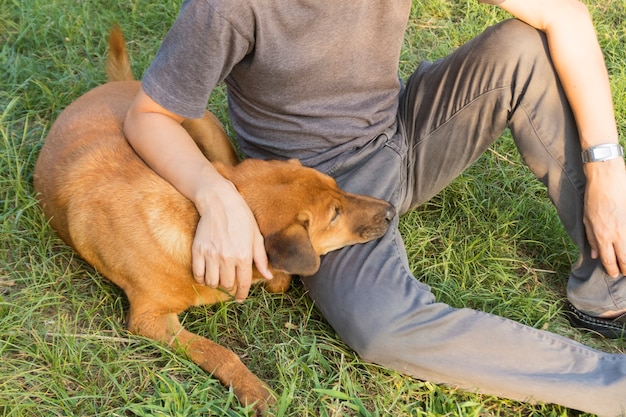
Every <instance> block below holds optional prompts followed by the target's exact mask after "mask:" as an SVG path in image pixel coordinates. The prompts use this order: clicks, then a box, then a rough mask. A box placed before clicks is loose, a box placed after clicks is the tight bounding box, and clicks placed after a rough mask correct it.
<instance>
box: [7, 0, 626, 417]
mask: <svg viewBox="0 0 626 417" xmlns="http://www.w3.org/2000/svg"><path fill="white" fill-rule="evenodd" d="M179 2H180V0H170V1H165V2H163V3H160V2H149V1H146V0H127V1H113V0H90V1H84V0H45V1H44V0H0V229H1V235H0V414H1V415H3V416H7V417H8V416H11V417H18V416H20V417H21V416H148V415H155V416H200V415H215V416H222V415H224V416H226V415H230V416H239V415H247V412H246V410H245V409H242V408H241V407H240V406H239V404H238V403H237V401H236V399H235V398H234V396H233V394H232V393H229V391H228V390H227V389H225V388H224V387H222V386H221V385H220V384H219V383H218V382H217V381H216V380H214V379H212V378H210V377H209V376H208V375H207V374H206V373H205V372H203V371H202V370H201V369H199V368H198V367H197V366H195V365H194V364H193V363H191V362H190V361H188V360H186V359H185V358H184V357H181V356H180V355H177V354H176V353H173V352H170V351H168V350H167V349H165V348H163V347H161V346H159V345H158V344H156V343H154V342H152V341H150V340H146V339H143V338H140V337H136V336H133V335H130V334H128V333H127V332H126V330H125V328H124V321H125V309H126V307H127V305H126V300H125V299H124V296H123V294H122V292H121V291H120V290H119V289H118V288H116V287H114V286H113V285H111V284H109V283H108V282H107V281H105V280H103V279H102V277H101V276H100V275H99V274H98V273H96V272H95V271H94V270H93V269H92V268H90V267H89V266H88V265H86V264H85V263H84V262H82V261H81V260H80V259H78V258H77V256H76V255H75V254H74V253H73V252H72V251H71V250H70V249H69V248H68V247H66V246H65V245H64V244H63V243H62V242H61V241H60V240H59V239H58V238H57V237H56V235H55V234H54V232H53V231H52V230H51V229H50V227H48V226H47V224H46V221H45V219H44V218H43V217H42V214H41V213H40V210H39V208H38V207H37V205H36V202H35V199H34V197H33V194H32V186H31V180H32V170H33V165H34V162H35V159H36V156H37V154H38V151H39V149H40V146H41V144H42V143H43V141H44V138H45V136H46V132H47V131H48V129H49V127H50V123H51V121H52V120H54V119H55V117H56V116H57V115H58V113H59V112H60V111H61V110H62V109H63V108H64V107H65V106H67V105H68V104H69V103H70V102H71V101H73V100H74V99H75V98H77V97H78V96H79V95H81V94H82V93H84V92H86V91H87V90H89V89H90V88H93V87H95V86H97V85H99V84H101V83H102V82H104V80H105V73H104V59H105V57H106V35H107V33H108V30H109V28H110V26H111V25H112V24H113V23H119V24H120V25H121V26H122V28H123V29H124V32H125V35H126V38H127V41H128V43H129V45H128V46H129V52H130V54H131V60H132V64H133V69H134V72H135V74H136V76H140V75H141V74H142V72H143V70H144V69H145V68H146V67H147V65H148V63H149V62H150V60H151V58H152V57H153V56H154V53H155V51H156V48H157V47H158V44H159V42H160V40H161V39H162V37H163V36H164V34H165V32H166V31H167V29H168V28H169V26H170V24H171V22H172V21H173V19H174V18H175V16H176V12H177V10H178V6H179ZM414 3H417V2H414ZM419 3H420V5H419V6H416V7H415V8H414V12H413V16H412V18H411V22H410V26H409V28H408V30H407V38H406V42H405V48H404V51H403V54H402V62H401V70H402V71H403V75H404V76H406V75H408V73H410V71H411V70H412V69H414V68H415V67H416V65H417V63H418V62H420V61H421V60H424V59H429V60H432V59H436V58H438V57H441V56H443V55H445V54H447V53H449V52H450V51H451V50H452V49H453V48H455V47H456V46H458V45H459V44H461V43H463V42H464V41H466V40H468V39H469V38H471V37H472V36H474V35H476V34H477V33H479V32H480V31H481V30H482V29H483V28H485V27H486V26H487V25H489V24H492V23H494V22H496V21H498V20H499V19H501V18H503V17H504V15H503V14H502V13H501V12H499V11H498V9H497V8H495V7H491V6H485V5H480V4H478V3H477V2H475V1H473V0H470V1H462V0H453V1H445V0H424V1H420V2H419ZM588 3H589V6H590V8H591V10H592V12H593V15H594V19H595V21H596V25H597V29H598V32H599V38H600V42H601V45H602V48H603V49H604V51H605V54H606V59H607V65H608V67H609V71H610V74H611V83H612V87H613V91H614V96H615V106H616V112H617V117H618V123H619V127H620V132H621V134H622V136H625V134H626V120H625V118H626V48H624V45H625V44H626V29H625V26H624V22H625V21H626V6H625V3H624V0H604V1H602V2H591V1H588ZM596 3H597V4H596ZM210 107H211V109H212V110H214V111H215V112H216V113H217V114H218V116H220V118H221V119H222V120H223V121H225V122H226V121H227V120H226V102H225V95H224V91H223V90H218V91H217V92H216V93H215V94H214V96H213V97H212V101H211V103H210ZM113 198H114V196H113ZM401 228H402V232H403V234H404V236H405V239H406V243H407V247H408V251H409V257H410V260H411V265H412V268H413V269H414V272H415V274H416V276H417V277H418V278H419V279H421V280H423V281H425V282H427V283H428V284H430V285H431V286H432V288H433V291H434V292H435V294H436V295H437V297H438V299H440V300H442V301H444V302H447V303H449V304H451V305H453V306H456V307H462V306H468V307H472V308H477V309H481V310H485V311H489V312H492V313H496V314H499V315H502V316H505V317H509V318H511V319H514V320H517V321H520V322H522V323H525V324H527V325H530V326H534V327H537V328H544V329H548V330H550V331H554V332H556V333H559V334H562V335H566V336H568V337H572V338H574V339H577V340H580V341H583V342H585V343H587V344H590V345H592V346H595V347H598V348H600V349H603V350H607V351H612V352H625V351H626V343H625V342H623V341H621V342H607V341H602V340H599V339H596V338H594V337H591V336H589V335H586V334H583V333H580V332H577V331H575V330H572V329H571V328H569V326H568V325H567V323H566V321H565V319H564V318H563V317H562V316H561V314H560V311H561V301H562V299H563V297H564V288H565V279H566V277H567V274H568V270H569V265H570V263H571V262H572V260H573V259H575V258H576V251H575V249H574V248H573V247H572V245H571V243H570V242H569V241H568V238H567V236H566V234H565V232H564V231H563V229H562V227H561V225H560V223H559V221H558V219H557V217H556V214H555V211H554V210H553V208H552V206H551V204H550V203H549V202H548V200H547V198H546V196H545V192H544V190H543V189H542V186H541V185H540V184H539V183H538V182H537V181H535V179H534V178H533V177H532V175H531V174H530V173H529V171H528V170H527V169H526V168H525V167H524V166H523V164H522V163H521V161H520V159H519V157H518V156H517V153H516V151H515V148H514V146H513V143H512V140H511V139H510V137H509V136H507V135H504V136H503V138H502V139H501V140H500V141H499V142H498V143H497V144H496V145H495V146H494V147H493V148H492V149H491V150H490V151H489V152H487V153H486V154H485V155H484V157H482V158H481V159H480V160H479V161H478V162H477V163H476V164H475V165H473V166H472V167H471V168H470V169H469V170H468V171H467V172H466V173H465V174H464V175H463V176H461V177H460V178H458V179H457V180H456V181H455V182H454V183H453V184H452V185H451V186H450V187H448V188H447V189H446V190H444V191H443V192H442V193H441V194H440V195H438V196H436V197H435V198H434V199H433V200H432V201H430V202H429V203H428V204H426V205H424V206H423V207H421V208H420V209H419V210H417V211H416V212H414V213H411V214H409V215H407V216H405V217H404V218H403V220H402V224H401ZM182 320H183V322H184V324H185V325H186V326H187V327H188V328H189V329H190V330H192V331H194V332H197V333H201V334H204V335H207V336H208V337H210V338H214V339H216V340H218V341H219V342H220V343H222V344H224V345H226V346H228V347H230V348H231V349H233V350H234V351H236V352H237V353H238V354H239V355H241V356H242V358H243V360H244V362H245V363H246V364H247V365H248V366H249V367H250V368H251V369H252V371H253V372H255V373H256V374H257V375H259V376H260V377H261V378H263V379H264V380H266V381H268V383H269V384H270V385H271V387H272V388H273V389H274V390H275V391H276V393H277V396H278V402H277V405H276V407H275V408H274V409H273V414H274V415H277V416H441V415H450V416H453V415H454V416H488V415H498V416H541V417H544V416H568V415H570V414H571V413H572V411H571V410H567V409H565V408H562V407H557V406H552V405H542V404H539V405H529V404H524V403H518V402H513V401H509V400H502V399H499V398H495V397H490V396H485V395H478V394H473V393H467V392H462V391H458V390H454V389H450V388H446V387H442V386H436V385H434V384H431V383H428V382H422V381H418V380H415V379H412V378H408V377H405V376H403V375H401V374H398V373H396V372H393V371H390V370H387V369H384V368H381V367H378V366H376V365H372V364H369V363H364V362H362V361H360V360H359V358H358V357H357V356H356V355H355V354H354V352H352V351H351V350H350V348H349V347H347V346H346V345H345V344H344V343H342V341H341V340H339V338H338V337H337V335H336V334H335V333H334V331H333V330H332V328H331V327H330V326H329V325H328V324H327V323H326V322H325V320H324V319H323V318H322V317H321V316H320V314H319V313H318V312H317V310H316V309H315V307H314V306H313V304H312V303H311V301H310V300H309V299H308V298H307V296H306V293H305V291H304V290H303V289H302V286H301V285H299V284H298V283H296V285H295V287H294V288H293V289H292V290H291V291H290V292H289V293H288V294H286V295H271V294H267V293H266V292H264V291H263V290H261V289H258V288H257V289H255V290H254V291H253V293H252V296H251V297H250V299H248V300H247V301H246V302H245V303H244V304H243V305H238V304H235V303H228V304H225V305H220V306H212V307H207V308H195V309H192V310H190V311H188V312H187V313H186V314H184V316H183V317H182Z"/></svg>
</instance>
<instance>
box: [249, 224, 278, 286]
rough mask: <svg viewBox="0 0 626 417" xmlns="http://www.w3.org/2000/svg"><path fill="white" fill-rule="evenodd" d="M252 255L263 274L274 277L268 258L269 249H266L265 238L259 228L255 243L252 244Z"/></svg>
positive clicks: (267, 277) (270, 277)
mask: <svg viewBox="0 0 626 417" xmlns="http://www.w3.org/2000/svg"><path fill="white" fill-rule="evenodd" d="M252 257H253V261H254V265H255V266H256V269H257V270H258V271H259V272H260V273H261V275H263V277H264V278H265V279H272V278H273V275H272V271H271V270H270V267H269V260H268V259H267V251H266V250H265V240H264V239H263V236H262V235H261V232H260V231H258V230H257V232H256V235H255V239H254V245H253V246H252Z"/></svg>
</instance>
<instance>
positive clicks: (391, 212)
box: [385, 204, 396, 223]
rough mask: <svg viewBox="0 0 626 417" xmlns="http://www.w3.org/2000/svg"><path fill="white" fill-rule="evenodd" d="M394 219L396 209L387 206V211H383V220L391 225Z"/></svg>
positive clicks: (390, 205)
mask: <svg viewBox="0 0 626 417" xmlns="http://www.w3.org/2000/svg"><path fill="white" fill-rule="evenodd" d="M394 217H396V208H395V207H394V206H393V204H389V207H387V210H386V211H385V220H386V221H387V223H391V221H392V220H393V218H394Z"/></svg>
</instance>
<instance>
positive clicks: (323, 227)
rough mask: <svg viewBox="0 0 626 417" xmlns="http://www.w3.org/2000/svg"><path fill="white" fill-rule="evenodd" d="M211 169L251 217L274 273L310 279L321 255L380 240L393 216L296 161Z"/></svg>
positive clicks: (383, 204) (389, 207) (252, 161)
mask: <svg viewBox="0 0 626 417" xmlns="http://www.w3.org/2000/svg"><path fill="white" fill-rule="evenodd" d="M216 166H217V168H218V170H219V171H220V173H221V174H222V175H223V176H224V177H226V178H228V179H229V180H230V181H232V182H233V184H234V185H235V186H236V187H237V189H238V191H239V192H240V193H241V194H242V196H243V197H244V199H245V200H246V202H247V203H248V206H249V207H250V209H251V210H252V212H253V213H254V216H255V218H256V220H257V223H258V224H259V228H260V230H261V234H263V236H264V238H265V248H266V250H267V254H268V257H269V260H270V265H271V266H272V268H273V269H274V270H276V271H280V272H286V273H288V274H297V275H303V276H307V275H313V274H314V273H315V272H317V270H318V268H319V264H320V255H323V254H325V253H328V252H330V251H332V250H336V249H339V248H342V247H344V246H348V245H353V244H357V243H364V242H367V241H370V240H373V239H376V238H379V237H380V236H382V235H383V234H384V233H385V231H386V230H387V228H388V226H389V223H390V221H391V219H393V217H394V216H395V208H394V207H393V206H392V205H391V204H390V203H388V202H386V201H383V200H379V199H376V198H373V197H368V196H364V195H358V194H351V193H347V192H345V191H343V190H341V189H339V187H338V186H337V183H336V182H335V180H334V179H332V178H331V177H329V176H328V175H325V174H322V173H321V172H319V171H317V170H314V169H311V168H307V167H304V166H302V165H301V164H300V163H299V162H298V161H297V160H290V161H287V162H284V161H262V160H257V159H246V160H244V161H243V162H241V163H240V164H238V165H237V166H235V167H227V166H223V165H220V164H216Z"/></svg>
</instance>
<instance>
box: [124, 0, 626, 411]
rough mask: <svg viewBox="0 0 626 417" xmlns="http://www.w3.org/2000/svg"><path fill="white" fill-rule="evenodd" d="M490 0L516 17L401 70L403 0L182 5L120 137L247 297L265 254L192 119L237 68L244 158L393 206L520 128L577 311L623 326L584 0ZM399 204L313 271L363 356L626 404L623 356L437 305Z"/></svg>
mask: <svg viewBox="0 0 626 417" xmlns="http://www.w3.org/2000/svg"><path fill="white" fill-rule="evenodd" d="M483 2H484V3H492V4H498V5H499V7H501V8H502V9H504V10H506V11H508V12H509V13H511V14H512V15H513V16H514V17H515V18H514V19H511V20H506V21H503V22H501V23H499V24H496V25H494V26H493V27H489V28H488V29H486V30H485V31H484V32H483V33H481V34H480V35H478V36H476V37H475V38H474V39H472V40H470V41H469V42H467V43H465V44H464V45H462V46H460V47H459V48H458V49H456V50H455V51H454V52H452V53H451V54H450V55H448V56H446V57H444V58H442V59H440V60H438V61H436V62H422V63H421V64H420V65H419V66H418V67H417V68H416V69H415V72H414V73H413V74H412V75H411V76H410V77H409V78H408V79H407V80H406V82H402V81H400V80H399V78H398V63H399V58H400V51H401V47H402V42H403V37H404V35H405V33H404V31H405V27H406V24H407V21H408V18H409V13H410V9H411V7H412V2H411V0H396V1H391V2H383V1H379V0H375V1H374V0H356V1H348V2H342V1H336V0H333V1H323V0H322V1H314V2H302V1H297V2H267V1H261V0H247V1H236V0H205V1H193V0H189V1H186V2H185V3H184V4H183V5H182V8H181V10H180V13H179V15H178V17H177V19H176V21H175V23H174V24H173V26H172V28H171V29H170V31H169V33H168V34H167V36H166V37H165V39H164V40H163V43H162V45H161V47H160V49H159V51H158V53H157V55H156V57H155V59H154V61H153V62H152V63H151V65H150V67H149V68H148V70H147V72H146V73H145V76H144V78H143V82H142V90H141V91H140V92H139V94H138V96H137V97H136V99H135V101H134V103H133V105H132V107H131V109H130V111H129V113H128V116H127V119H126V122H125V132H126V134H127V136H128V139H129V141H130V143H131V145H132V146H133V147H134V148H135V149H136V151H137V152H138V153H139V155H141V157H142V158H143V159H144V160H145V161H146V162H147V163H148V164H149V165H150V166H151V167H152V168H153V169H154V170H155V171H156V172H158V173H159V174H160V175H162V176H163V177H164V178H165V179H166V180H168V181H169V182H171V183H172V184H173V185H174V186H175V187H176V188H177V189H178V190H180V192H181V193H183V194H184V195H185V196H187V197H188V198H189V199H190V200H191V201H193V203H194V204H195V205H196V207H197V209H198V212H199V213H200V216H201V217H200V222H199V225H198V228H197V231H196V236H195V241H194V244H193V248H192V251H193V273H194V275H195V278H196V279H197V281H198V282H199V283H202V284H206V285H208V286H211V287H217V286H221V287H223V288H226V289H231V288H235V287H236V288H237V293H236V299H237V300H239V301H242V300H244V299H245V298H246V296H247V294H248V291H249V288H250V278H251V270H252V265H253V264H254V265H255V266H256V267H257V268H258V269H259V270H260V271H261V273H263V274H264V275H265V276H266V277H268V278H270V277H271V273H270V272H269V270H268V261H267V257H266V254H265V250H264V247H263V238H262V236H261V235H260V233H259V230H258V227H257V225H256V223H255V221H254V218H253V216H252V214H251V212H250V210H249V209H248V207H247V206H246V204H245V203H244V201H243V200H242V198H241V196H240V195H239V194H238V193H237V192H236V190H235V188H234V187H233V186H232V184H230V183H229V182H228V181H226V180H225V179H224V178H222V177H221V176H219V174H217V173H216V171H215V169H214V168H213V166H212V165H211V164H210V163H209V162H208V161H207V160H206V159H205V158H204V157H203V156H202V154H201V153H200V151H199V150H198V148H197V147H196V145H195V144H194V142H193V141H192V140H191V138H190V137H189V136H188V135H187V134H186V132H185V130H184V129H182V127H181V126H180V122H181V120H182V119H183V118H195V117H200V116H201V115H202V114H203V111H204V109H205V108H206V105H207V101H208V99H209V96H210V94H211V91H212V90H213V89H214V88H215V86H216V85H217V84H218V83H220V82H222V81H225V83H226V85H227V87H228V98H229V110H230V116H231V122H232V125H233V127H234V130H235V131H236V133H237V140H238V143H239V145H240V147H241V149H242V151H243V152H244V153H245V155H246V156H247V157H253V158H263V159H270V158H273V159H288V158H297V159H299V160H300V161H302V163H303V164H304V165H307V166H311V167H314V168H317V169H319V170H321V171H323V172H326V173H328V174H330V175H332V176H333V177H334V178H336V180H337V181H338V183H339V185H340V186H341V187H343V188H344V189H346V190H347V191H350V192H354V193H363V194H370V195H373V196H375V197H378V198H383V199H386V200H389V201H390V202H392V203H393V204H394V205H395V207H396V208H397V211H398V213H399V214H402V213H405V212H407V211H408V210H411V209H413V208H415V207H417V206H419V205H420V204H422V203H424V202H426V201H428V200H429V199H430V198H431V197H433V196H434V195H435V194H437V193H438V192H439V191H441V190H442V189H443V188H444V187H445V186H446V185H447V184H449V183H450V182H451V181H452V180H453V179H454V178H456V177H457V176H458V175H459V174H460V173H461V172H463V170H464V169H466V168H467V167H468V166H469V165H470V164H472V162H474V161H475V160H476V159H477V158H478V157H479V156H480V155H481V154H482V153H483V152H484V151H485V150H486V149H487V148H488V147H489V146H490V145H491V144H492V143H493V142H494V141H495V140H496V139H497V138H498V137H499V136H500V135H501V133H502V132H503V131H504V130H505V129H506V128H508V129H510V131H511V133H512V136H513V138H514V140H515V143H516V145H517V148H518V150H519V152H520V154H521V156H522V158H523V160H524V161H525V163H526V164H527V165H528V166H529V167H530V169H531V170H532V171H533V173H534V174H535V175H536V176H537V178H538V179H539V180H540V181H542V182H543V183H544V184H545V186H546V187H547V191H548V194H549V197H550V199H551V200H552V202H553V203H554V205H555V207H556V210H557V212H558V215H559V217H560V219H561V221H562V222H563V225H564V226H565V229H566V230H567V232H568V234H569V235H570V237H571V238H572V239H573V241H574V242H575V243H576V245H577V246H578V249H579V251H580V258H579V260H578V261H577V262H576V264H575V265H573V268H572V271H571V274H570V276H569V281H568V286H567V296H568V299H569V302H570V304H569V305H568V308H567V312H568V315H569V318H570V321H571V323H572V324H573V325H574V326H576V327H582V328H586V329H590V330H593V331H596V332H598V333H601V334H603V335H605V336H607V337H621V336H623V335H624V331H625V327H626V319H625V318H624V313H625V312H626V279H625V278H624V276H623V274H624V273H626V169H625V165H624V158H623V157H622V148H621V147H620V145H619V143H618V133H617V127H616V122H615V116H614V110H613V107H612V100H611V93H610V89H609V82H608V76H607V71H606V68H605V65H604V62H603V56H602V53H601V50H600V48H599V46H598V41H597V38H596V35H595V31H594V28H593V25H592V21H591V18H590V16H589V13H588V11H587V9H586V7H585V6H584V5H583V4H582V3H580V2H579V1H577V0H503V1H498V0H483ZM418 3H419V2H418ZM416 7H420V6H419V4H417V5H416ZM397 218H398V216H396V220H395V223H394V224H392V226H391V227H390V229H389V231H388V232H387V234H386V235H385V236H384V237H383V238H381V239H379V240H377V241H373V242H370V243H368V244H364V245H356V246H352V247H349V248H346V249H343V250H340V251H335V252H332V253H330V254H328V255H327V256H325V257H324V259H323V262H322V266H321V268H320V271H319V272H318V273H317V274H316V275H315V276H312V277H307V278H305V279H303V283H304V285H305V286H306V288H307V289H308V291H309V294H310V296H311V298H312V299H313V300H314V302H315V304H316V306H317V307H318V308H319V309H320V311H321V312H322V313H323V315H324V317H325V318H326V319H327V320H328V322H329V323H330V324H331V325H332V326H333V328H334V329H335V330H336V331H337V333H338V334H339V336H340V337H341V338H342V339H343V340H344V341H345V342H346V343H347V344H349V345H350V346H351V347H352V348H353V349H354V350H355V351H356V352H357V353H358V354H359V355H360V356H361V357H362V358H363V359H364V360H368V361H372V362H375V363H378V364H381V365H384V366H388V367H390V368H392V369H395V370H397V371H400V372H403V373H405V374H408V375H411V376H414V377H416V378H420V379H423V380H430V381H433V382H436V383H443V384H448V385H451V386H456V387H460V388H464V389H468V390H478V391H480V392H482V393H486V394H493V395H498V396H501V397H506V398H510V399H515V400H526V401H542V402H548V403H556V404H560V405H563V406H566V407H570V408H573V409H578V410H582V411H586V412H591V413H596V414H599V415H606V416H615V415H619V414H623V413H624V410H625V409H626V355H618V354H608V353H604V352H600V351H597V350H594V349H591V348H589V347H586V346H584V345H582V344H579V343H576V342H574V341H571V340H569V339H566V338H563V337H561V336H558V335H555V334H552V333H549V332H546V331H541V330H537V329H534V328H531V327H527V326H524V325H521V324H519V323H516V322H513V321H510V320H507V319H504V318H501V317H497V316H494V315H491V314H487V313H484V312H480V311H476V310H471V309H465V308H462V309H457V308H453V307H451V306H448V305H445V304H443V303H440V302H437V301H436V300H435V297H434V295H433V293H432V292H431V291H430V288H429V287H428V286H427V285H425V284H424V283H421V282H420V281H419V280H417V279H416V278H415V277H414V276H413V275H412V274H411V271H410V269H409V264H408V260H407V256H406V253H405V249H404V246H403V242H402V238H401V236H400V234H399V231H398V227H397V226H398V223H397Z"/></svg>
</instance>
